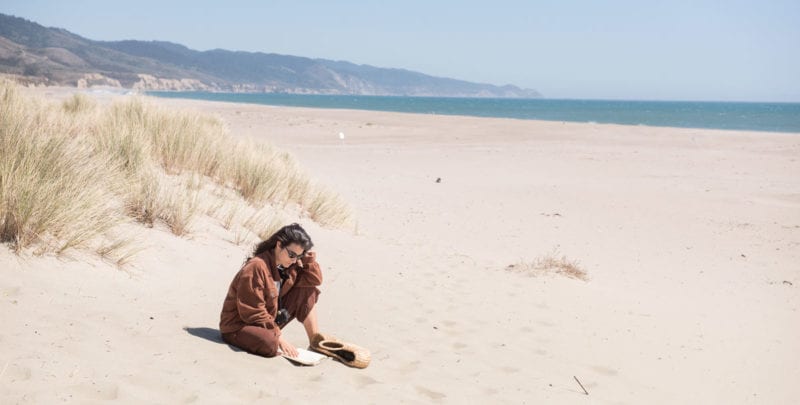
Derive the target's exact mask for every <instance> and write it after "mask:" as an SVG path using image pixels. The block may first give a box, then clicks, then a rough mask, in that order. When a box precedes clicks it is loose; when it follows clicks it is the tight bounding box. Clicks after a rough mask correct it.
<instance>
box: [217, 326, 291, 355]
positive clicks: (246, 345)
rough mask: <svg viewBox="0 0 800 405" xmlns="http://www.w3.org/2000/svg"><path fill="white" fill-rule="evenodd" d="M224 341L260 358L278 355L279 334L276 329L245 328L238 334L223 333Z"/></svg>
mask: <svg viewBox="0 0 800 405" xmlns="http://www.w3.org/2000/svg"><path fill="white" fill-rule="evenodd" d="M222 340H224V341H225V343H227V344H229V345H233V346H236V347H238V348H240V349H244V350H245V351H247V352H249V353H253V354H257V355H259V356H264V357H275V356H276V355H277V354H278V333H277V332H276V329H264V328H261V327H258V326H245V327H244V328H242V329H241V330H239V331H238V332H232V333H223V334H222Z"/></svg>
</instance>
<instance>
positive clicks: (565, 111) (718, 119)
mask: <svg viewBox="0 0 800 405" xmlns="http://www.w3.org/2000/svg"><path fill="white" fill-rule="evenodd" d="M147 94H148V95H152V96H156V97H168V98H190V99H200V100H211V101H227V102H236V103H253V104H266V105H276V106H292V107H312V108H344V109H354V110H372V111H394V112H408V113H420V114H443V115H466V116H474V117H498V118H517V119H525V120H546V121H568V122H595V123H607V124H622V125H648V126H660V127H681V128H711V129H732V130H752V131H770V132H800V103H750V102H694V101H691V102H689V101H606V100H555V99H498V98H449V97H394V96H392V97H389V96H326V95H298V94H246V93H207V92H148V93H147Z"/></svg>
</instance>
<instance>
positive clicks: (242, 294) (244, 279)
mask: <svg viewBox="0 0 800 405" xmlns="http://www.w3.org/2000/svg"><path fill="white" fill-rule="evenodd" d="M257 270H258V267H257V264H256V263H251V264H248V265H247V266H245V268H244V269H242V274H241V275H240V277H239V282H238V284H237V286H236V308H237V309H238V310H239V317H240V318H241V319H242V322H244V323H246V324H248V325H259V326H261V327H264V328H267V329H278V330H280V328H278V325H276V324H275V320H274V319H273V318H272V316H271V315H270V314H269V312H267V306H266V301H265V299H264V289H265V285H264V282H265V280H264V279H263V277H259V274H258V273H259V272H258V271H257Z"/></svg>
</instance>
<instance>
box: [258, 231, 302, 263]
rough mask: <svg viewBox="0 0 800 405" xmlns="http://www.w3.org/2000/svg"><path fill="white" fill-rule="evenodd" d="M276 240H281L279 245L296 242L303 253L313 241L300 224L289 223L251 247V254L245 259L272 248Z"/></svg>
mask: <svg viewBox="0 0 800 405" xmlns="http://www.w3.org/2000/svg"><path fill="white" fill-rule="evenodd" d="M278 241H280V242H281V246H289V245H291V244H292V243H296V244H298V245H300V247H302V248H303V253H305V252H308V251H309V250H311V248H312V247H314V242H312V241H311V237H310V236H308V233H307V232H306V230H305V229H303V227H302V226H300V225H299V224H290V225H286V226H284V227H283V228H281V229H279V230H278V232H275V233H273V234H272V236H270V237H269V238H267V240H265V241H262V242H260V243H259V244H257V245H256V247H255V249H253V254H252V255H251V256H250V257H248V258H247V260H250V259H252V258H254V257H256V256H258V255H260V254H262V253H264V252H268V251H272V250H274V249H275V246H277V245H278Z"/></svg>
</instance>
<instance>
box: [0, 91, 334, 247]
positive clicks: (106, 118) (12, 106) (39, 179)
mask: <svg viewBox="0 0 800 405" xmlns="http://www.w3.org/2000/svg"><path fill="white" fill-rule="evenodd" d="M0 150H2V156H1V157H0V242H4V243H9V244H10V245H11V247H12V248H13V249H14V250H16V251H20V250H22V249H26V248H29V247H35V248H36V249H35V251H36V252H37V253H44V252H63V251H64V250H66V249H70V248H90V249H95V251H96V252H98V253H99V254H100V255H102V256H107V255H110V252H114V251H122V250H124V249H123V246H122V245H124V243H123V239H119V238H116V237H115V236H110V237H109V236H108V235H113V234H114V232H109V230H110V229H112V228H114V227H116V226H118V225H121V224H124V223H126V222H131V221H134V222H138V223H141V224H144V225H147V226H154V225H156V224H159V223H163V224H164V225H166V226H167V227H168V229H170V230H171V231H172V232H173V233H175V234H176V235H183V234H186V233H188V232H191V228H192V224H193V222H194V221H195V219H196V218H197V217H198V216H201V215H209V216H212V217H217V218H218V219H220V218H219V216H226V215H227V216H228V217H227V218H224V219H220V220H221V222H222V223H223V225H224V226H225V227H226V228H228V229H233V230H235V229H239V228H242V229H245V230H246V231H247V232H242V231H238V230H237V231H236V232H239V233H240V234H244V233H247V234H248V235H250V236H249V237H248V238H250V239H252V238H253V237H259V238H263V237H265V236H268V235H269V233H271V232H273V231H274V230H275V229H277V227H278V226H280V223H279V221H280V220H282V218H283V216H281V215H279V212H280V211H281V210H286V209H289V210H295V211H296V212H298V213H299V214H300V215H304V216H307V217H309V218H311V219H312V220H314V221H316V222H318V223H320V224H322V225H325V226H341V225H343V224H345V223H347V222H348V221H349V218H350V211H349V210H348V208H347V206H346V205H345V204H344V203H343V202H342V200H341V199H340V198H339V197H338V196H337V195H336V194H334V193H332V192H330V191H328V190H327V189H325V188H322V187H321V186H319V185H317V184H315V183H314V182H313V181H311V180H310V178H309V176H308V174H307V173H305V172H304V171H303V170H302V169H301V168H300V167H299V166H298V165H297V163H296V162H295V160H294V159H293V158H292V156H291V155H289V154H287V153H285V152H282V151H279V150H277V149H275V148H273V147H272V146H270V145H267V144H263V143H254V142H249V141H240V140H236V139H234V138H232V137H231V136H230V135H228V134H227V132H226V129H225V127H224V125H223V123H222V122H220V121H219V120H217V119H215V118H213V117H209V116H206V115H202V114H197V113H193V112H186V111H169V110H165V109H163V108H159V107H158V106H155V105H153V104H150V103H148V102H146V101H144V100H141V99H135V98H134V99H127V100H124V101H120V102H116V103H113V104H111V105H98V104H97V103H96V102H95V101H94V100H92V99H90V98H89V97H87V96H85V95H75V96H73V97H72V98H70V99H68V100H67V101H65V102H63V103H61V104H55V103H47V102H45V101H43V100H41V99H38V98H35V97H29V96H24V95H22V94H21V93H20V92H19V90H18V88H17V87H16V85H14V84H12V83H10V82H2V83H0ZM209 190H223V191H222V192H211V191H209ZM115 238H116V239H115ZM236 239H239V237H236ZM125 240H128V239H127V237H126V239H125ZM123 256H124V260H126V261H127V260H128V256H127V255H123Z"/></svg>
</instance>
